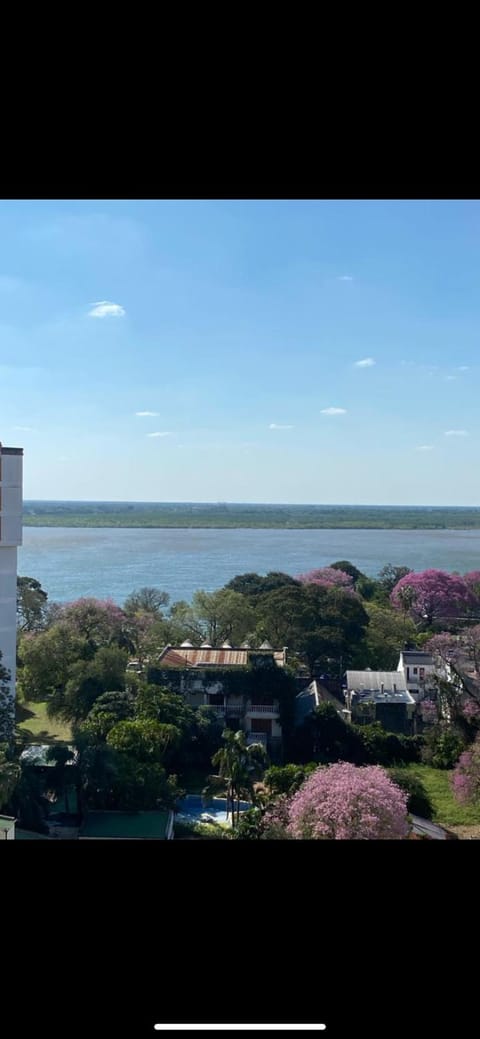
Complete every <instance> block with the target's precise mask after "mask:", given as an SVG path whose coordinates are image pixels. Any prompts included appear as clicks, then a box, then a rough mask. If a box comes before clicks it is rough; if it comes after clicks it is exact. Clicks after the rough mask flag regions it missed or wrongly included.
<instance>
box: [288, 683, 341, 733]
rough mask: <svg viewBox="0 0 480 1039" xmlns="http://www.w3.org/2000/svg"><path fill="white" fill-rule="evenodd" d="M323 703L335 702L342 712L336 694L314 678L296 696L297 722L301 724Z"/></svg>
mask: <svg viewBox="0 0 480 1039" xmlns="http://www.w3.org/2000/svg"><path fill="white" fill-rule="evenodd" d="M321 703H333V705H334V707H335V708H336V710H337V711H339V713H340V714H341V713H342V707H341V704H340V703H339V701H338V700H337V698H336V696H334V695H333V693H330V692H329V691H328V689H326V688H325V686H324V685H322V684H321V682H318V681H317V679H313V681H312V682H310V684H309V685H307V686H306V688H305V689H302V691H301V692H300V693H298V695H297V696H296V697H295V720H296V723H297V724H301V722H303V720H304V718H306V717H307V715H309V714H311V712H312V711H314V710H315V708H316V707H318V706H319V705H320V704H321Z"/></svg>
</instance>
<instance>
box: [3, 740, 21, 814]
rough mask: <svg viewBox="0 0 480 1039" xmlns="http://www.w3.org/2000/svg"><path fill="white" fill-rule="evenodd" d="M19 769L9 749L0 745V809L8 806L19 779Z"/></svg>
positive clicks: (5, 745)
mask: <svg viewBox="0 0 480 1039" xmlns="http://www.w3.org/2000/svg"><path fill="white" fill-rule="evenodd" d="M20 773H21V768H20V765H19V764H18V761H15V758H14V756H13V753H12V750H11V748H10V747H9V746H8V744H6V743H1V744H0V809H2V808H4V807H5V805H7V804H8V802H9V801H10V798H11V796H12V794H13V792H14V790H15V787H16V785H17V783H18V781H19V779H20Z"/></svg>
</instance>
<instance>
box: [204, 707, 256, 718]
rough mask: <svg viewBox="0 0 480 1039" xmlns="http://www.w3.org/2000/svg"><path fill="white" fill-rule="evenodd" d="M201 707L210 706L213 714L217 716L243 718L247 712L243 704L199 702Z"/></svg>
mask: <svg viewBox="0 0 480 1039" xmlns="http://www.w3.org/2000/svg"><path fill="white" fill-rule="evenodd" d="M198 706H199V707H208V709H209V711H211V712H212V714H215V715H216V717H217V718H243V715H244V714H245V708H244V706H243V704H227V706H226V707H225V705H224V704H217V703H207V704H198Z"/></svg>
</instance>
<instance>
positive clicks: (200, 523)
mask: <svg viewBox="0 0 480 1039" xmlns="http://www.w3.org/2000/svg"><path fill="white" fill-rule="evenodd" d="M23 525H24V527H87V528H88V527H91V528H109V529H137V528H138V529H144V530H145V529H147V530H148V529H150V530H155V529H165V530H178V529H186V530H228V529H251V530H437V531H438V530H445V531H447V530H458V531H462V530H480V507H469V506H419V505H408V506H407V505H406V506H401V505H394V506H388V505H250V504H245V505H241V504H235V505H228V504H223V503H218V504H209V503H205V504H202V503H191V504H189V503H183V504H182V503H179V504H176V503H152V502H53V501H43V502H42V501H26V502H25V503H24V515H23Z"/></svg>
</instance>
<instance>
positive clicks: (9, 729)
mask: <svg viewBox="0 0 480 1039" xmlns="http://www.w3.org/2000/svg"><path fill="white" fill-rule="evenodd" d="M10 678H11V674H10V671H9V670H8V668H6V667H4V665H3V664H2V651H1V650H0V743H3V742H5V743H10V742H11V740H12V739H13V733H14V728H15V702H14V698H13V696H12V690H11V688H10Z"/></svg>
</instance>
